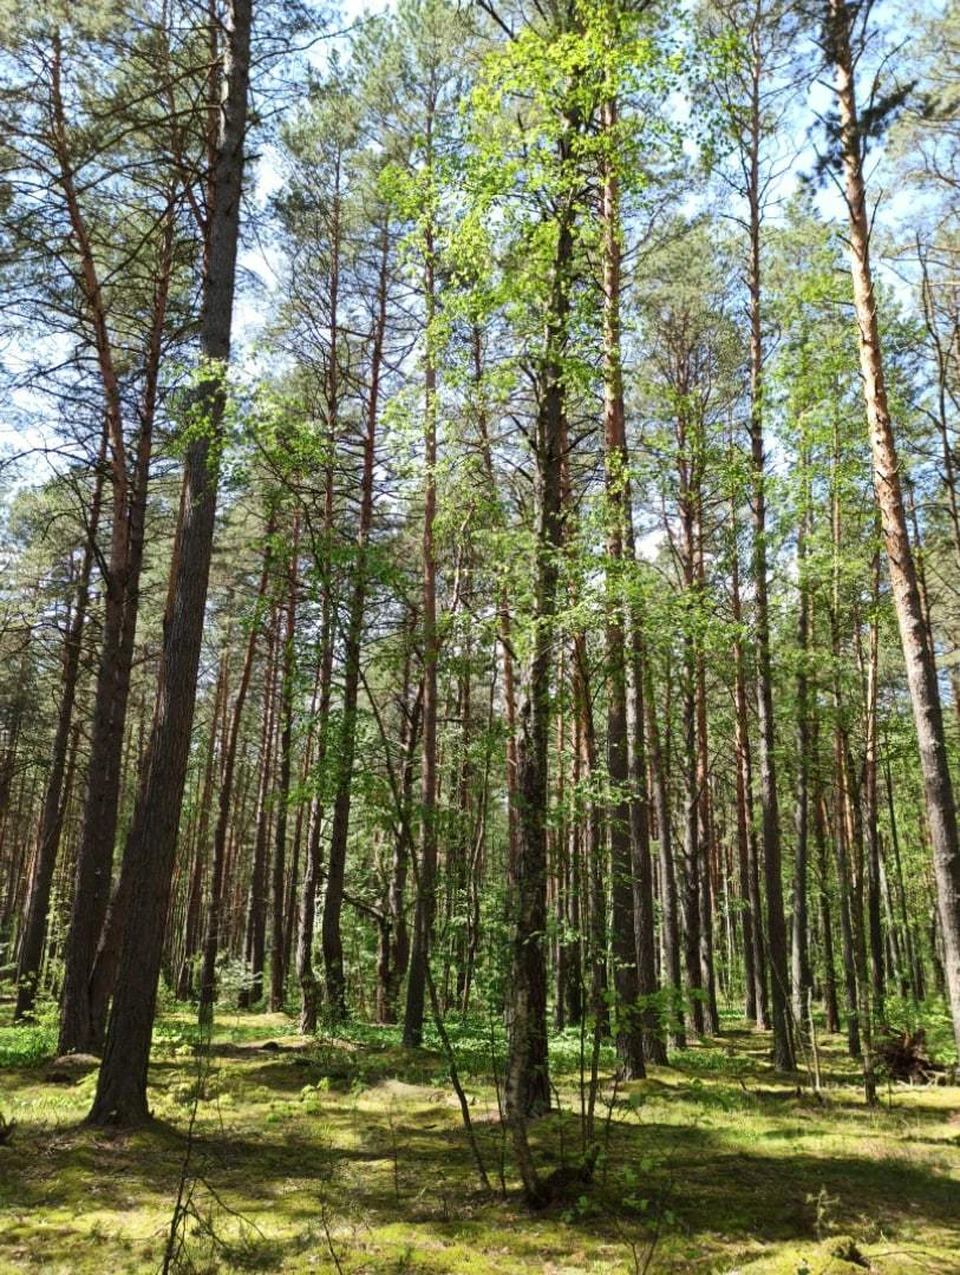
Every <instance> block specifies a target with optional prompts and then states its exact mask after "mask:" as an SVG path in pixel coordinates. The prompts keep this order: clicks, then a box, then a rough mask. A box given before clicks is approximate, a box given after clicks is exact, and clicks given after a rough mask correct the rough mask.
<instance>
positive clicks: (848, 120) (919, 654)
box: [827, 0, 960, 1051]
mask: <svg viewBox="0 0 960 1275" xmlns="http://www.w3.org/2000/svg"><path fill="white" fill-rule="evenodd" d="M856 13H857V11H856V10H851V8H850V6H849V5H848V4H847V3H846V0H830V22H829V30H828V33H827V34H828V36H829V48H830V51H831V53H832V56H833V59H834V70H835V84H836V93H837V104H838V108H839V116H840V130H841V143H842V154H843V170H844V181H845V194H846V201H847V211H848V216H849V229H850V239H849V242H850V262H851V273H852V277H853V296H854V307H855V309H856V314H857V324H858V329H859V350H860V371H861V374H862V377H863V391H864V400H865V403H866V409H867V420H868V423H869V432H870V448H871V452H872V455H873V472H874V483H875V488H876V495H877V503H878V505H879V508H880V515H881V519H882V526H883V539H884V544H885V546H886V550H887V561H888V565H889V570H890V582H891V585H892V589H893V599H894V606H895V609H896V613H897V622H898V624H899V627H900V640H901V643H902V646H903V657H904V662H905V664H906V670H907V682H908V685H909V687H910V699H911V703H912V706H913V715H914V723H915V726H916V731H917V742H918V745H919V749H920V765H921V769H922V772H923V780H924V794H925V800H926V813H927V822H928V825H929V830H930V839H931V842H932V848H933V870H934V878H935V881H936V888H937V907H938V912H939V918H940V929H941V933H942V935H943V944H944V972H945V976H946V984H947V990H948V996H949V1003H950V1013H951V1016H952V1018H953V1032H954V1040H955V1042H956V1045H957V1049H958V1051H960V837H958V832H957V812H956V804H955V799H954V791H953V781H952V778H951V775H950V766H949V759H948V757H947V750H946V741H945V737H944V729H943V716H942V711H941V706H940V692H939V687H938V685H937V670H936V665H935V663H934V658H933V652H932V650H931V643H930V632H929V627H928V625H927V624H926V622H925V617H924V615H923V610H922V605H921V598H920V589H919V584H918V580H917V571H916V566H915V562H914V556H913V551H912V548H911V544H910V536H909V532H908V525H907V517H906V511H905V508H904V501H903V490H902V486H901V481H900V471H899V464H898V460H897V449H896V443H895V441H894V435H893V426H892V423H891V419H890V411H889V407H888V403H887V391H886V384H885V381H884V371H883V354H882V349H881V343H880V329H879V325H878V322H877V306H876V298H875V295H874V288H873V275H872V270H871V264H870V223H869V214H868V210H867V200H866V186H865V182H864V177H863V149H862V147H863V143H862V138H861V133H860V126H859V122H858V118H857V104H856V93H855V88H854V72H853V58H852V54H851V42H850V33H851V25H852V23H853V22H854V21H855V18H856Z"/></svg>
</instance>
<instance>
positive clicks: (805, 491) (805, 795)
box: [791, 425, 811, 1034]
mask: <svg viewBox="0 0 960 1275" xmlns="http://www.w3.org/2000/svg"><path fill="white" fill-rule="evenodd" d="M802 428H803V426H802V425H801V429H802ZM810 504H811V488H810V466H809V444H808V442H807V439H806V437H805V436H803V437H802V438H801V443H800V526H799V529H798V531H797V575H798V588H799V593H800V601H799V611H798V615H797V647H798V657H799V658H798V664H797V676H796V694H797V797H796V801H797V807H796V835H797V840H796V849H795V852H794V862H793V934H792V939H793V942H792V946H791V959H792V966H791V973H792V976H793V977H792V982H793V1014H794V1018H795V1020H796V1024H797V1030H798V1032H799V1033H801V1034H803V1033H806V1031H807V1027H808V1022H809V1017H810V981H811V980H810V954H809V938H808V930H809V909H808V890H807V861H808V857H809V856H808V848H809V839H810V759H811V740H810V678H809V673H808V667H809V660H810V582H809V580H808V569H807V538H808V536H809V532H810Z"/></svg>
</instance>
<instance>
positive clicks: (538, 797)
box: [504, 122, 574, 1203]
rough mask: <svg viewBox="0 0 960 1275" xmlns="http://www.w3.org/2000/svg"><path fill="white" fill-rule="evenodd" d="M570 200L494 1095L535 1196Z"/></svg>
mask: <svg viewBox="0 0 960 1275" xmlns="http://www.w3.org/2000/svg"><path fill="white" fill-rule="evenodd" d="M571 128H572V126H571V125H570V124H569V122H568V128H567V130H566V131H565V135H564V139H563V140H562V141H561V143H560V150H561V156H560V162H561V165H565V164H568V163H569V161H570V154H569V146H570V138H569V137H568V136H567V133H568V132H569V131H571ZM573 216H574V214H573V208H572V206H571V204H570V203H569V202H567V203H565V204H564V206H563V208H562V210H561V213H560V216H559V218H558V223H557V228H556V235H557V238H556V246H555V252H554V260H553V267H552V279H551V287H550V298H549V302H548V306H547V314H546V334H545V343H544V353H543V357H542V360H541V363H540V366H539V368H538V371H537V379H538V394H537V399H538V407H537V415H536V421H535V427H534V429H535V437H534V461H535V464H536V497H537V530H536V556H535V566H534V611H533V620H534V624H535V630H534V638H533V651H532V655H531V660H530V668H529V674H528V681H527V695H526V699H525V702H524V705H523V708H522V710H521V713H520V723H521V726H520V737H519V740H518V745H517V816H518V818H517V825H518V826H517V839H516V847H515V848H516V854H515V857H514V858H513V860H512V861H511V863H510V865H509V871H508V899H509V916H510V927H511V938H510V978H509V989H510V990H509V994H508V1012H507V1034H508V1048H507V1060H506V1066H505V1072H504V1104H505V1109H506V1114H507V1120H508V1124H509V1126H510V1130H511V1134H512V1140H513V1148H514V1155H515V1157H516V1160H517V1166H518V1169H519V1170H520V1174H521V1178H522V1180H523V1185H524V1192H525V1194H526V1196H527V1198H528V1200H530V1202H532V1203H535V1202H540V1201H541V1200H542V1192H543V1187H542V1184H541V1183H540V1181H539V1179H538V1176H537V1173H536V1169H535V1166H534V1163H533V1157H532V1153H531V1151H530V1146H529V1142H528V1139H527V1128H526V1122H527V1117H528V1116H530V1115H533V1114H536V1113H538V1112H541V1111H546V1110H547V1109H548V1108H549V1106H550V1082H549V1077H548V1072H547V973H546V961H545V952H544V938H545V931H546V921H547V916H546V905H547V846H546V817H547V805H548V800H549V788H548V779H547V752H548V742H549V729H550V716H551V693H550V689H551V688H550V673H551V668H552V665H553V633H554V616H555V614H556V607H557V591H558V584H559V555H560V552H561V549H562V544H563V524H562V514H561V466H562V460H563V449H562V445H561V440H562V438H563V434H564V426H565V420H566V410H567V404H566V389H565V384H564V354H565V351H566V345H567V319H568V314H569V309H570V296H569V287H570V271H571V266H572V262H573V249H574V242H573Z"/></svg>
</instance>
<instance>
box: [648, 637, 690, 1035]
mask: <svg viewBox="0 0 960 1275" xmlns="http://www.w3.org/2000/svg"><path fill="white" fill-rule="evenodd" d="M643 675H644V682H645V687H644V689H645V694H644V697H643V704H644V709H645V715H646V724H647V738H648V740H649V743H650V760H651V762H652V764H653V800H654V810H655V811H656V816H657V833H658V834H659V841H660V855H659V859H660V911H661V931H660V933H661V942H662V945H663V980H662V981H663V983H664V984H665V986H667V987H669V988H670V989H671V991H672V993H673V997H674V1004H673V1005H671V1007H670V1027H669V1029H668V1036H669V1040H670V1043H671V1044H672V1045H673V1047H674V1048H675V1049H685V1048H686V1033H685V1032H684V1026H683V990H682V989H683V975H682V973H681V961H680V910H679V903H678V900H677V874H676V867H675V865H674V861H673V826H672V823H671V815H670V794H669V786H668V777H667V768H666V759H665V757H664V755H663V749H662V748H661V747H660V726H659V723H658V722H657V710H656V707H655V703H656V701H655V699H654V694H653V672H652V670H651V668H650V664H649V662H647V663H646V664H645V666H644V670H643Z"/></svg>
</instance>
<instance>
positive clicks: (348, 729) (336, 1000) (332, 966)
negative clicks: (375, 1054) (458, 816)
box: [321, 226, 390, 1019]
mask: <svg viewBox="0 0 960 1275" xmlns="http://www.w3.org/2000/svg"><path fill="white" fill-rule="evenodd" d="M389 255H390V238H389V232H388V229H387V227H386V226H384V227H383V229H382V231H381V237H380V267H379V279H378V283H377V312H376V317H375V320H374V329H373V334H372V350H371V358H370V384H369V389H368V397H367V410H366V420H365V430H364V440H363V473H362V476H361V481H360V522H359V527H358V529H357V559H356V563H355V565H354V584H353V592H352V595H351V598H350V604H349V610H348V616H347V630H346V634H345V637H344V685H343V715H342V718H341V726H340V740H339V746H338V775H337V791H336V796H335V799H334V807H333V827H332V830H331V835H330V866H329V868H328V871H327V890H326V894H325V895H324V899H323V915H322V918H321V940H322V945H323V968H324V983H325V990H326V1001H327V1010H328V1012H329V1014H330V1016H331V1018H333V1019H344V1018H346V1016H347V987H346V978H345V974H344V968H343V940H342V938H341V934H340V916H341V912H342V910H343V891H344V873H345V869H346V861H347V834H348V831H349V827H350V803H351V796H352V792H351V789H352V784H353V759H354V752H355V748H356V729H357V698H358V692H359V689H360V647H361V642H362V639H363V623H364V616H365V612H366V603H367V585H368V579H367V576H368V571H369V563H368V555H369V543H368V542H369V539H370V531H371V528H372V526H373V476H374V460H375V452H376V437H377V421H378V416H379V411H380V375H381V372H382V365H383V346H384V337H385V333H386V325H387V268H388V264H389Z"/></svg>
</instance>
